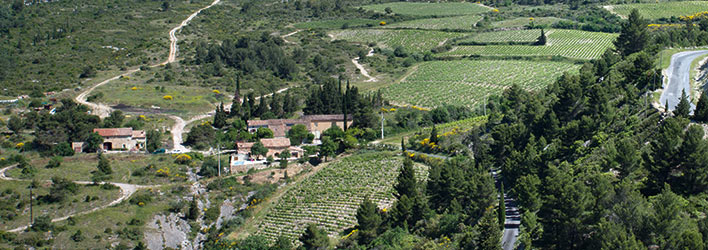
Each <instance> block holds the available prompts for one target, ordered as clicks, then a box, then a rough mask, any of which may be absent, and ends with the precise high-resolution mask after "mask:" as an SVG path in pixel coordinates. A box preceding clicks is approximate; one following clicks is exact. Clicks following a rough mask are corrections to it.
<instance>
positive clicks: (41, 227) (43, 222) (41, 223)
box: [30, 214, 53, 232]
mask: <svg viewBox="0 0 708 250" xmlns="http://www.w3.org/2000/svg"><path fill="white" fill-rule="evenodd" d="M52 228H53V226H52V219H51V218H49V215H46V214H45V215H40V216H37V217H36V218H34V223H32V226H31V227H30V229H32V231H39V232H47V231H49V230H52Z"/></svg>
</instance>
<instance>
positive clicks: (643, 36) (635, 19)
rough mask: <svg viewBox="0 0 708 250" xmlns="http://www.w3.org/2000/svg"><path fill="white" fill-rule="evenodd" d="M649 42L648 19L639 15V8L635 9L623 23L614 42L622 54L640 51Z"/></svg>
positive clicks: (626, 54)
mask: <svg viewBox="0 0 708 250" xmlns="http://www.w3.org/2000/svg"><path fill="white" fill-rule="evenodd" d="M648 43H649V32H648V30H647V24H646V21H645V20H644V19H643V18H642V17H641V16H640V15H639V11H638V10H637V9H633V10H632V12H631V13H629V16H628V18H627V21H626V22H624V23H623V24H622V31H621V33H620V35H619V37H617V40H615V42H614V44H615V47H616V48H617V52H619V53H620V55H622V56H625V57H626V56H628V55H631V54H633V53H636V52H639V51H641V50H643V49H644V47H646V45H647V44H648Z"/></svg>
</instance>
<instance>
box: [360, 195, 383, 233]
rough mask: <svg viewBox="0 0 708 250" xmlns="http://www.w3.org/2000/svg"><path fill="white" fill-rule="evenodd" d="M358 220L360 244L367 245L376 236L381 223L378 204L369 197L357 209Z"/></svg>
mask: <svg viewBox="0 0 708 250" xmlns="http://www.w3.org/2000/svg"><path fill="white" fill-rule="evenodd" d="M356 221H357V223H358V224H359V226H358V228H359V244H361V245H367V244H369V242H370V241H371V240H372V239H374V238H376V233H377V230H378V228H379V225H380V224H381V215H379V213H378V208H377V207H376V204H374V203H373V202H371V200H369V198H368V197H367V198H366V199H364V202H362V203H361V205H359V209H357V210H356Z"/></svg>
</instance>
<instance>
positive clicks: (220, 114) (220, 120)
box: [212, 102, 227, 128]
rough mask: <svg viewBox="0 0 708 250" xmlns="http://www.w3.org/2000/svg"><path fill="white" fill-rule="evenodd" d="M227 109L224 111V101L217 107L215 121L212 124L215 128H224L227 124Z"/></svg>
mask: <svg viewBox="0 0 708 250" xmlns="http://www.w3.org/2000/svg"><path fill="white" fill-rule="evenodd" d="M226 118H227V115H226V111H224V103H223V102H222V103H221V104H220V105H219V106H218V107H216V113H215V114H214V123H213V124H212V125H213V126H214V127H215V128H223V127H224V126H226Z"/></svg>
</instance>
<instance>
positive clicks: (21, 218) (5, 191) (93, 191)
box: [0, 181, 120, 230]
mask: <svg viewBox="0 0 708 250" xmlns="http://www.w3.org/2000/svg"><path fill="white" fill-rule="evenodd" d="M29 185H30V182H29V181H2V182H0V192H2V194H0V203H5V204H6V202H9V204H8V205H15V204H18V205H17V206H16V207H14V208H13V209H11V210H9V211H8V210H5V208H4V207H3V208H0V212H2V213H3V214H5V213H6V212H11V213H15V214H16V217H14V218H12V219H7V218H5V217H3V218H2V220H0V230H9V229H14V228H17V227H20V226H25V225H27V224H29V220H30V218H29V217H30V209H29V189H28V188H27V187H28V186H29ZM50 186H51V182H40V186H39V187H38V188H35V189H34V190H33V194H34V197H35V200H34V206H33V210H34V216H35V217H36V216H40V215H48V216H49V217H50V218H57V217H62V216H66V215H69V214H72V213H76V212H82V211H87V210H90V209H92V208H94V207H97V206H101V205H104V204H108V203H109V202H111V201H113V200H115V199H117V198H118V196H119V195H120V189H113V190H106V189H102V188H101V187H100V186H86V185H79V189H78V192H77V193H76V194H70V195H68V196H67V197H66V198H65V199H64V201H61V202H54V203H46V202H42V201H41V199H42V198H41V197H42V196H45V195H47V194H49V187H50ZM13 196H14V197H15V198H16V199H13V198H12V197H13ZM86 197H91V198H92V199H89V200H90V201H87V199H86ZM94 197H95V199H94Z"/></svg>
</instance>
